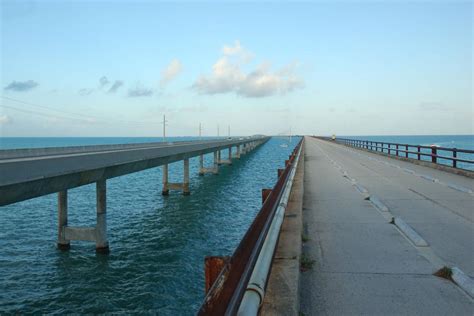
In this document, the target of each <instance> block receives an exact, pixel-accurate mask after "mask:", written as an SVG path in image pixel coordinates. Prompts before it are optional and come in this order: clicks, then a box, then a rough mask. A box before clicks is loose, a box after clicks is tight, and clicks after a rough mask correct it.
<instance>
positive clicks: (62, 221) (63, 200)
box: [58, 190, 71, 250]
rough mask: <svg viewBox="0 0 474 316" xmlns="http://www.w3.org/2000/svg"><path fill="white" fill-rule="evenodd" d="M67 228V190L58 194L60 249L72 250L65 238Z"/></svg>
mask: <svg viewBox="0 0 474 316" xmlns="http://www.w3.org/2000/svg"><path fill="white" fill-rule="evenodd" d="M66 226H67V190H64V191H59V192H58V249H61V250H68V249H69V248H71V244H70V242H69V240H67V239H66V237H65V228H66Z"/></svg>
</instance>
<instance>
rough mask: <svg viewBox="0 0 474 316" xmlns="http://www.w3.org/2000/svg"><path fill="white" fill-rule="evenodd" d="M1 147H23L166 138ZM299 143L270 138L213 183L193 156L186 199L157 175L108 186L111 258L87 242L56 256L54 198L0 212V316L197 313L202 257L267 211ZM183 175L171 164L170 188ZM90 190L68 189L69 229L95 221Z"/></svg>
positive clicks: (222, 251) (224, 246)
mask: <svg viewBox="0 0 474 316" xmlns="http://www.w3.org/2000/svg"><path fill="white" fill-rule="evenodd" d="M189 139H190V138H179V139H168V140H189ZM0 140H1V146H2V147H3V148H24V147H48V146H67V145H91V144H112V143H125V142H127V143H131V142H148V141H156V140H160V139H154V138H3V139H1V138H0ZM297 141H298V139H293V142H292V144H291V145H290V146H288V147H287V148H282V147H280V146H279V145H280V144H281V143H283V142H287V139H283V138H272V139H270V140H269V141H268V142H267V143H266V144H264V145H262V146H260V147H258V148H257V149H255V150H254V151H252V152H251V153H249V154H247V155H245V156H243V157H242V158H241V159H240V160H234V164H233V165H232V166H223V167H221V168H220V174H219V175H217V176H216V175H207V176H205V177H200V176H198V174H197V171H198V159H197V158H193V159H191V161H190V167H191V184H190V189H191V195H190V196H182V195H181V194H179V193H178V192H171V194H170V196H168V197H163V196H161V169H160V168H154V169H149V170H145V171H142V172H138V173H134V174H130V175H126V176H123V177H119V178H114V179H110V180H108V181H107V189H108V191H107V194H108V196H107V203H108V205H107V213H108V215H107V216H108V217H107V220H108V238H109V243H110V247H111V253H110V254H109V255H100V254H96V253H95V245H94V244H93V243H89V242H71V250H70V251H67V252H61V251H58V250H57V249H56V237H57V226H56V225H57V202H56V199H57V196H56V195H55V194H52V195H48V196H44V197H40V198H36V199H31V200H28V201H24V202H20V203H16V204H12V205H9V206H4V207H0V213H1V217H0V225H1V227H2V229H1V230H0V313H1V312H7V313H14V312H21V313H24V312H26V313H57V314H63V313H103V312H125V313H158V314H160V315H189V314H194V313H195V312H196V310H197V309H198V308H199V306H200V303H201V301H202V299H203V297H204V257H205V256H207V255H230V254H232V252H233V250H234V249H235V247H236V246H237V244H238V243H239V241H240V239H241V238H242V236H243V234H244V233H245V231H246V230H247V228H248V226H249V225H250V223H251V221H252V220H253V218H254V216H255V214H256V212H257V211H258V210H259V208H260V206H261V193H260V192H261V189H262V188H268V187H272V186H273V185H274V183H275V182H276V179H277V178H276V176H277V168H282V167H283V166H284V161H285V159H288V155H289V154H290V153H291V151H292V150H293V148H294V146H295V145H296V143H297ZM226 154H227V153H224V152H223V157H226ZM205 160H206V163H207V164H210V163H211V161H212V157H211V155H206V157H205ZM181 178H182V162H181V163H179V162H178V163H175V164H172V165H170V181H179V180H180V179H181ZM94 189H95V188H94V186H93V185H87V186H83V187H80V188H76V189H73V190H70V191H69V225H71V226H93V225H94V224H95V190H94Z"/></svg>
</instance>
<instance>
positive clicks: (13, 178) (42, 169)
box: [0, 136, 268, 252]
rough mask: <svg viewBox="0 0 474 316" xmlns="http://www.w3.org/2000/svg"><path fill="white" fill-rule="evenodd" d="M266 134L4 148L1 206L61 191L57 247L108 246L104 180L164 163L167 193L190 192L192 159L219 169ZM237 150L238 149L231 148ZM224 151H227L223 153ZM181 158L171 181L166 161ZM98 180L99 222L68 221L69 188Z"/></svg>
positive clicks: (0, 166) (208, 169) (0, 161)
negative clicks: (208, 157)
mask: <svg viewBox="0 0 474 316" xmlns="http://www.w3.org/2000/svg"><path fill="white" fill-rule="evenodd" d="M267 140H268V137H264V136H257V137H245V138H234V139H224V140H223V139H221V140H207V141H193V142H174V143H166V142H162V143H142V144H124V145H101V146H83V147H57V148H38V149H13V150H0V206H3V205H8V204H11V203H16V202H19V201H23V200H27V199H31V198H35V197H39V196H42V195H46V194H51V193H55V192H57V193H58V247H59V248H61V249H69V247H70V241H71V240H86V241H93V242H95V243H96V249H97V250H98V251H102V252H107V251H108V249H109V244H108V241H107V224H106V223H107V219H106V209H107V207H106V205H107V203H106V192H107V191H106V181H107V179H110V178H114V177H118V176H122V175H125V174H129V173H133V172H137V171H141V170H145V169H149V168H154V167H158V166H163V191H162V193H163V195H168V194H169V190H170V189H171V190H179V191H182V193H183V194H184V195H188V194H189V193H190V192H189V159H190V158H192V157H199V162H200V170H199V173H200V174H201V175H204V174H206V173H213V174H217V173H218V170H219V165H221V164H231V163H232V159H233V158H237V159H238V158H240V155H242V154H246V153H248V152H250V151H251V150H253V149H254V148H256V147H257V146H258V145H260V144H262V143H264V142H266V141H267ZM233 150H234V151H235V152H233ZM222 151H224V153H225V152H226V151H227V152H228V156H227V159H223V158H224V157H223V155H222ZM208 153H214V162H213V165H212V166H209V167H206V166H204V159H203V155H205V154H208ZM177 161H183V168H184V172H183V182H181V183H169V182H168V164H169V163H173V162H177ZM91 183H96V191H97V222H96V225H95V227H71V226H68V203H67V201H68V199H67V192H68V191H67V190H68V189H72V188H75V187H78V186H82V185H86V184H91Z"/></svg>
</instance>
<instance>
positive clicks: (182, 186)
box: [163, 158, 190, 195]
mask: <svg viewBox="0 0 474 316" xmlns="http://www.w3.org/2000/svg"><path fill="white" fill-rule="evenodd" d="M183 167H184V168H183V182H180V183H172V182H168V170H166V189H167V192H166V194H165V193H164V192H165V191H163V195H169V190H177V191H182V192H183V195H189V194H190V191H189V158H186V159H184V160H183ZM166 169H168V167H166ZM163 175H165V174H164V173H163ZM164 188H165V178H164V177H163V189H164Z"/></svg>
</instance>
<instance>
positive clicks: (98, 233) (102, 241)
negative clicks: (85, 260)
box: [57, 180, 109, 253]
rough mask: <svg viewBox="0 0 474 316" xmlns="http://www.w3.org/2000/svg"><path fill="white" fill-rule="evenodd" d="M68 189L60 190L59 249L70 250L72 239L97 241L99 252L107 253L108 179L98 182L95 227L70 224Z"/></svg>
mask: <svg viewBox="0 0 474 316" xmlns="http://www.w3.org/2000/svg"><path fill="white" fill-rule="evenodd" d="M67 196H68V195H67V190H64V191H60V192H58V243H57V245H58V249H61V250H69V248H70V247H71V246H70V241H71V240H86V241H95V246H96V250H97V252H102V253H107V252H108V251H109V243H108V241H107V187H106V180H101V181H98V182H96V203H97V207H96V208H97V217H96V225H95V227H71V226H68V225H67V223H68V199H67Z"/></svg>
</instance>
